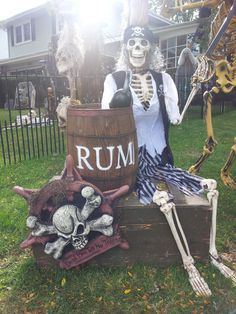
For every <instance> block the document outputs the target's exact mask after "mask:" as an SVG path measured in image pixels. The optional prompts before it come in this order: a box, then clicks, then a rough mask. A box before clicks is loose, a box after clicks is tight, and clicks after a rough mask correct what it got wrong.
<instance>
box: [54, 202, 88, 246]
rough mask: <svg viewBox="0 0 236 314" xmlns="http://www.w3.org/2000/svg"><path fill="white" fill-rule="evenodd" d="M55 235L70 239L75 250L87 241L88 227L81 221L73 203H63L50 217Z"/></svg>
mask: <svg viewBox="0 0 236 314" xmlns="http://www.w3.org/2000/svg"><path fill="white" fill-rule="evenodd" d="M52 222H53V225H54V227H55V228H56V230H57V235H58V236H61V237H63V238H64V239H68V240H70V242H71V244H72V245H73V246H74V248H75V249H76V250H81V249H83V248H84V247H85V246H86V244H87V243H88V238H87V235H88V234H89V232H90V227H89V225H88V224H86V222H85V221H83V219H82V217H81V214H80V211H79V209H78V208H77V207H76V206H74V205H64V206H62V207H60V208H58V210H57V211H56V212H55V214H54V215H53V219H52Z"/></svg>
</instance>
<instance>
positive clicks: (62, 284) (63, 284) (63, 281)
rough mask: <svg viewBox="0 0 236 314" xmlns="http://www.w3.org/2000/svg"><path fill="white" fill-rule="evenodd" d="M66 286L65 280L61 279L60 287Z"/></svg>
mask: <svg viewBox="0 0 236 314" xmlns="http://www.w3.org/2000/svg"><path fill="white" fill-rule="evenodd" d="M65 284H66V278H65V277H63V278H62V280H61V286H62V287H64V286H65Z"/></svg>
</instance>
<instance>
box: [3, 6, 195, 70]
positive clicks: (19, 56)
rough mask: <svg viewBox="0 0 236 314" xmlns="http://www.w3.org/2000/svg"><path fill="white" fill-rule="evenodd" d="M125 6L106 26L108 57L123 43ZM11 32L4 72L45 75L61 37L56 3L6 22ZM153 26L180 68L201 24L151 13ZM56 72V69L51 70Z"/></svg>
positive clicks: (170, 65) (168, 61)
mask: <svg viewBox="0 0 236 314" xmlns="http://www.w3.org/2000/svg"><path fill="white" fill-rule="evenodd" d="M121 13H122V4H121V3H120V2H117V3H116V6H115V7H114V8H113V12H111V13H110V15H109V19H108V20H107V21H106V23H105V25H103V33H104V42H105V46H104V52H103V53H104V54H105V55H106V56H108V57H112V58H116V57H117V55H118V53H119V49H120V42H121V33H122V30H121V26H120V25H121ZM3 25H4V27H5V28H6V29H7V37H8V50H9V58H8V59H3V60H0V73H2V74H4V73H11V74H14V73H15V72H16V71H17V73H19V72H20V73H21V72H22V71H23V72H24V71H25V70H27V71H28V73H29V72H30V71H32V72H33V73H37V72H38V73H42V69H45V64H47V65H48V59H50V56H52V46H54V45H55V40H57V39H58V34H59V30H60V29H59V16H58V14H57V12H56V10H54V9H53V6H52V4H50V3H45V4H44V5H41V6H38V7H36V8H34V9H31V10H28V11H25V12H22V13H20V14H18V15H15V16H13V17H11V18H9V19H7V20H5V21H4V22H3ZM149 25H150V28H151V29H152V30H153V32H154V34H155V36H156V38H157V42H158V43H159V45H160V47H161V51H162V52H163V54H164V56H165V59H166V64H167V69H170V70H173V69H175V68H176V65H177V60H178V56H179V54H180V52H181V50H182V49H183V48H184V47H185V46H186V42H187V36H188V34H189V33H194V32H195V31H196V29H197V26H198V23H197V22H189V23H182V24H176V23H174V22H172V21H170V20H168V19H166V18H164V17H161V16H159V15H156V14H153V13H150V14H149ZM49 63H50V62H49ZM47 70H49V73H50V72H51V73H53V72H54V71H55V68H52V69H48V68H47Z"/></svg>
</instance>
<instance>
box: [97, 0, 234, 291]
mask: <svg viewBox="0 0 236 314" xmlns="http://www.w3.org/2000/svg"><path fill="white" fill-rule="evenodd" d="M133 5H134V7H136V8H138V9H139V11H138V12H137V14H135V13H134V12H135V10H132V8H133ZM147 8H148V5H147V2H145V1H143V0H142V1H140V3H139V4H138V3H137V0H136V1H133V3H132V0H130V1H129V9H130V11H129V12H131V13H132V14H131V13H129V14H128V21H129V22H128V26H127V27H126V29H125V31H124V35H123V47H122V51H121V55H120V58H119V60H118V63H117V71H116V72H114V73H112V74H109V75H107V77H106V79H105V82H104V93H103V98H102V108H103V109H109V108H110V107H115V106H119V105H120V106H125V105H132V108H133V115H134V120H135V124H136V130H137V138H138V147H139V152H138V157H139V169H138V174H137V183H136V192H137V195H138V197H139V200H140V202H141V203H143V204H149V203H151V202H152V201H153V202H154V203H156V204H157V205H158V206H160V210H161V211H162V212H163V213H164V214H165V216H166V219H167V221H168V224H169V226H170V229H171V232H172V234H173V236H174V239H175V241H176V244H177V247H178V249H179V251H180V254H181V257H182V260H183V264H184V268H185V269H186V271H187V272H188V275H189V281H190V283H191V285H192V287H193V289H194V291H195V292H196V293H197V295H203V296H209V295H211V291H210V289H209V287H208V285H207V283H206V282H205V280H204V279H203V278H202V277H201V275H200V273H199V272H198V270H197V269H196V267H195V266H194V260H193V258H192V256H191V254H190V250H189V247H188V244H187V240H186V238H185V235H184V231H183V229H182V227H181V224H180V222H179V219H178V216H177V212H176V208H175V204H174V202H173V198H172V196H171V195H170V193H168V192H166V191H160V190H158V189H157V182H159V181H163V180H164V181H166V182H167V183H171V184H173V185H175V186H177V187H178V189H179V190H180V191H182V192H183V193H185V194H187V195H191V194H197V193H200V192H203V191H204V190H205V191H206V192H207V197H208V200H209V202H210V204H211V206H212V208H213V215H212V226H211V235H210V257H211V261H212V264H213V265H214V266H216V267H217V268H218V269H219V270H220V271H221V273H222V274H224V275H225V276H226V277H230V278H231V279H232V280H233V281H235V282H236V273H235V272H233V271H232V270H231V269H229V268H228V267H227V266H225V265H224V264H223V263H222V262H221V260H220V259H219V256H218V253H217V250H216V246H215V237H216V211H217V199H218V191H217V190H216V182H215V181H214V180H208V179H203V178H200V177H197V176H193V175H190V174H189V173H188V172H187V171H184V170H182V169H179V168H175V167H174V166H173V156H172V152H171V149H170V146H169V141H168V129H169V123H172V124H177V123H178V121H179V119H180V114H179V109H178V105H177V103H178V93H177V90H176V87H175V84H174V82H173V80H172V78H171V77H170V75H168V74H167V73H165V72H162V71H161V69H162V68H163V59H162V56H161V54H160V51H159V49H158V47H157V46H156V45H155V40H154V36H153V33H152V32H151V30H150V29H149V28H148V27H147ZM140 12H141V13H140ZM141 15H142V17H144V18H142V17H141ZM119 102H120V104H119ZM173 216H175V219H173ZM174 220H175V221H176V222H177V223H175V222H174Z"/></svg>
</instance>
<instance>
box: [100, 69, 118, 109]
mask: <svg viewBox="0 0 236 314" xmlns="http://www.w3.org/2000/svg"><path fill="white" fill-rule="evenodd" d="M116 90H117V87H116V83H115V81H114V79H113V77H112V75H111V74H108V75H107V77H106V79H105V81H104V91H103V95H102V109H109V108H110V107H109V104H110V102H111V99H112V97H113V95H114V93H115V92H116Z"/></svg>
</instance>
